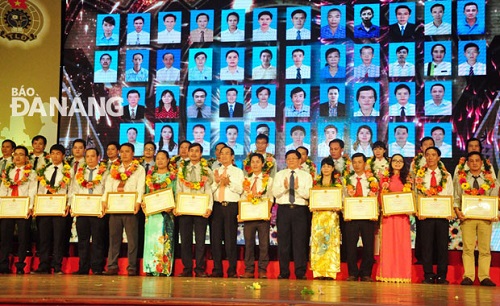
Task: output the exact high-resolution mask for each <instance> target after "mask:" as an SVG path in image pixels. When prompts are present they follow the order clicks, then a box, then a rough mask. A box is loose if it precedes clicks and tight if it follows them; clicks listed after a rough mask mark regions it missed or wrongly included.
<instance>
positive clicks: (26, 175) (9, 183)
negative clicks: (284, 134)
mask: <svg viewBox="0 0 500 306" xmlns="http://www.w3.org/2000/svg"><path fill="white" fill-rule="evenodd" d="M15 168H16V165H15V164H14V163H12V164H10V165H9V166H8V167H7V168H6V169H5V170H4V171H3V172H2V184H3V185H4V186H5V187H9V188H11V189H14V188H16V187H17V186H21V185H22V184H24V183H26V182H27V181H28V179H29V177H30V173H31V170H32V169H33V166H32V165H31V164H27V165H24V171H23V175H22V176H21V177H20V178H19V179H18V180H17V181H13V180H11V179H10V177H9V173H10V171H11V170H13V169H15Z"/></svg>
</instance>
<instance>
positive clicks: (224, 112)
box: [219, 102, 243, 117]
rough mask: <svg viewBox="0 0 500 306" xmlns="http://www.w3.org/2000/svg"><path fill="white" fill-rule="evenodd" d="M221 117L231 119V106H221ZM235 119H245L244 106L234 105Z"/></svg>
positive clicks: (223, 104)
mask: <svg viewBox="0 0 500 306" xmlns="http://www.w3.org/2000/svg"><path fill="white" fill-rule="evenodd" d="M219 117H229V106H228V105H227V103H222V104H221V105H220V106H219ZM233 117H243V104H241V103H238V102H236V103H234V112H233Z"/></svg>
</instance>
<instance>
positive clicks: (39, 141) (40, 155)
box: [29, 135, 50, 171]
mask: <svg viewBox="0 0 500 306" xmlns="http://www.w3.org/2000/svg"><path fill="white" fill-rule="evenodd" d="M31 146H32V147H33V152H32V153H30V156H29V157H30V163H31V164H32V165H33V170H35V171H37V170H38V169H40V168H42V167H43V166H45V164H47V163H48V162H49V161H50V155H49V153H47V152H45V147H46V146H47V138H45V136H43V135H36V136H35V137H33V138H32V139H31Z"/></svg>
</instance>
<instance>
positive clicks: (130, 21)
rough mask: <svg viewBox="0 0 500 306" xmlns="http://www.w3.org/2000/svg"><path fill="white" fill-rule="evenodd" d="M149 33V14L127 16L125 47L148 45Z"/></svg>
mask: <svg viewBox="0 0 500 306" xmlns="http://www.w3.org/2000/svg"><path fill="white" fill-rule="evenodd" d="M150 32H151V14H149V13H140V14H128V15H127V45H149V42H150V35H149V33H150Z"/></svg>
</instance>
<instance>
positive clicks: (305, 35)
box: [286, 27, 311, 40]
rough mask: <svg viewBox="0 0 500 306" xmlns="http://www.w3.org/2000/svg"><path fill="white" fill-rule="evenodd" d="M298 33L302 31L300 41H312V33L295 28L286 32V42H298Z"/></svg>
mask: <svg viewBox="0 0 500 306" xmlns="http://www.w3.org/2000/svg"><path fill="white" fill-rule="evenodd" d="M297 31H300V40H304V39H311V31H309V30H308V29H306V28H302V29H297V28H295V27H293V28H291V29H288V30H286V40H297Z"/></svg>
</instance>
